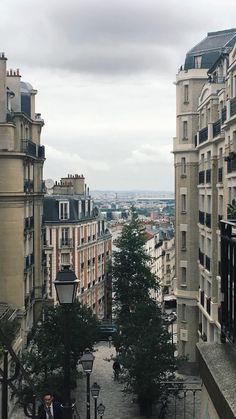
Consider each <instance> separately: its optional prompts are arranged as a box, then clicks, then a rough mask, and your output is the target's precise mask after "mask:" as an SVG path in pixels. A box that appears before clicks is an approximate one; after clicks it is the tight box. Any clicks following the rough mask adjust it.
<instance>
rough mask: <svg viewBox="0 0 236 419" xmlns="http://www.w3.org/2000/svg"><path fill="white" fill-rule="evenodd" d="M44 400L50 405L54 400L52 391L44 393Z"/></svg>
mask: <svg viewBox="0 0 236 419" xmlns="http://www.w3.org/2000/svg"><path fill="white" fill-rule="evenodd" d="M43 401H44V403H45V405H46V406H50V405H51V403H52V402H53V395H52V394H51V393H47V394H44V396H43Z"/></svg>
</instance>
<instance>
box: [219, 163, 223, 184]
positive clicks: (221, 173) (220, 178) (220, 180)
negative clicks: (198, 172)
mask: <svg viewBox="0 0 236 419" xmlns="http://www.w3.org/2000/svg"><path fill="white" fill-rule="evenodd" d="M222 181H223V167H219V169H218V182H220V183H222Z"/></svg>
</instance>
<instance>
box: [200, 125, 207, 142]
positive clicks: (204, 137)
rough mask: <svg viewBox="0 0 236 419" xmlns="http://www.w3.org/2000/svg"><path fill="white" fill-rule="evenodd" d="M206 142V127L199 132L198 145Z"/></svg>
mask: <svg viewBox="0 0 236 419" xmlns="http://www.w3.org/2000/svg"><path fill="white" fill-rule="evenodd" d="M207 140H208V127H206V128H203V129H201V130H200V131H199V144H202V143H204V141H207Z"/></svg>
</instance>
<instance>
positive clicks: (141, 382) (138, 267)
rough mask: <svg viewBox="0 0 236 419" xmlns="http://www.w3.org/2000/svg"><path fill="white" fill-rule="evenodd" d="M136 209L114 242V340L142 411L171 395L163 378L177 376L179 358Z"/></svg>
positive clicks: (169, 378) (130, 385)
mask: <svg viewBox="0 0 236 419" xmlns="http://www.w3.org/2000/svg"><path fill="white" fill-rule="evenodd" d="M144 243H145V240H144V235H143V232H142V230H141V227H140V223H139V221H138V218H137V215H136V213H135V210H134V209H133V210H132V220H131V222H130V224H129V225H127V226H125V227H124V228H123V231H122V235H121V236H120V238H119V239H118V240H117V242H116V246H117V247H118V251H117V252H115V255H114V262H113V284H114V291H115V301H116V322H117V335H116V337H115V346H116V348H117V350H118V352H119V359H120V362H121V363H122V365H124V368H125V372H126V373H125V376H124V381H125V384H126V386H125V389H126V390H127V391H132V392H134V393H135V394H137V396H138V400H139V403H140V407H141V411H142V413H144V411H145V413H146V414H147V417H149V414H150V413H151V406H152V404H153V402H156V401H158V400H160V399H164V398H166V397H167V393H166V386H165V385H164V383H163V382H164V381H165V380H171V379H173V378H174V371H175V370H176V360H175V357H174V350H175V348H174V345H172V344H171V342H170V335H169V333H168V330H167V324H166V321H165V319H164V318H163V317H162V314H161V310H160V308H159V307H158V306H157V304H156V302H155V301H153V300H152V298H151V291H152V290H153V289H156V288H157V287H158V283H157V278H156V276H155V275H154V274H153V273H152V272H151V268H150V264H149V262H150V257H149V256H148V255H147V253H146V251H145V248H144Z"/></svg>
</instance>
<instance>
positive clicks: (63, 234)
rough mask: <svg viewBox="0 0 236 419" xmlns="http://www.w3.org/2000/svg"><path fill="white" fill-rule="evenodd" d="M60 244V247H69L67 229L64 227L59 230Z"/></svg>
mask: <svg viewBox="0 0 236 419" xmlns="http://www.w3.org/2000/svg"><path fill="white" fill-rule="evenodd" d="M61 244H62V246H68V245H69V228H68V227H65V228H62V230H61Z"/></svg>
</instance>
